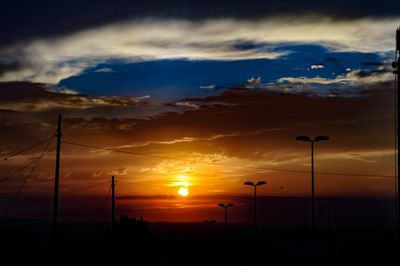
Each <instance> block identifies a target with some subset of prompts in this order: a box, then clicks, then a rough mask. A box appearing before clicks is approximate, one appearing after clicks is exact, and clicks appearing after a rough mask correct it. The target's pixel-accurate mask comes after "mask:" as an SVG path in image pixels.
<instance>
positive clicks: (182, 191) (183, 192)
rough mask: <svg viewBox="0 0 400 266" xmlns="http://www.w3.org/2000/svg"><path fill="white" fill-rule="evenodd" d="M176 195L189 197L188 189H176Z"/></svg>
mask: <svg viewBox="0 0 400 266" xmlns="http://www.w3.org/2000/svg"><path fill="white" fill-rule="evenodd" d="M178 195H179V196H182V197H187V196H189V189H188V188H187V187H180V188H179V189H178Z"/></svg>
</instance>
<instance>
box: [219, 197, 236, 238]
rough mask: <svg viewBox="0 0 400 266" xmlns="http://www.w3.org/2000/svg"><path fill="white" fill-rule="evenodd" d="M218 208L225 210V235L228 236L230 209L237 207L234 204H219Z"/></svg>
mask: <svg viewBox="0 0 400 266" xmlns="http://www.w3.org/2000/svg"><path fill="white" fill-rule="evenodd" d="M218 206H219V207H222V208H224V209H225V234H226V233H228V208H230V207H233V206H235V205H233V204H232V203H229V204H226V205H225V204H223V203H220V204H218Z"/></svg>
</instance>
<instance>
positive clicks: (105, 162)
mask: <svg viewBox="0 0 400 266" xmlns="http://www.w3.org/2000/svg"><path fill="white" fill-rule="evenodd" d="M2 6H3V7H2V10H1V11H0V12H1V15H0V137H1V139H2V141H1V143H0V156H1V157H2V160H1V162H0V169H1V174H0V182H1V183H0V185H1V186H0V198H1V203H0V211H2V212H3V214H2V215H3V217H4V216H6V217H8V216H10V217H29V218H35V219H45V220H46V219H50V217H51V196H52V187H53V182H54V162H55V159H54V157H55V155H54V147H55V140H54V138H52V139H51V141H50V142H48V141H47V140H48V138H51V137H52V136H54V132H55V130H56V122H57V114H62V116H63V121H62V144H61V175H60V190H61V195H60V201H61V203H60V204H61V209H60V215H61V217H62V219H65V220H85V219H92V220H96V219H105V218H104V217H105V216H104V213H107V208H108V206H109V187H110V183H109V181H110V178H111V176H112V175H114V176H115V177H116V180H117V186H116V188H117V202H118V206H119V207H118V209H119V213H122V212H127V213H129V214H130V215H134V216H144V218H145V219H148V220H152V221H201V220H202V219H207V218H214V219H220V218H221V215H222V210H219V209H218V207H216V205H217V204H218V203H220V202H221V201H222V202H225V201H226V202H228V201H229V202H233V203H234V204H235V205H236V206H235V210H236V214H233V216H232V217H233V218H232V219H233V220H234V221H237V222H248V218H249V217H251V215H250V216H249V213H251V206H252V205H251V201H249V199H250V198H251V195H252V194H251V193H252V191H251V189H250V188H249V187H245V186H243V183H244V182H245V181H255V182H256V181H259V180H265V181H267V182H268V184H267V185H265V186H263V187H260V189H259V192H258V193H259V196H260V198H261V202H265V205H268V206H269V207H268V206H267V207H266V206H264V207H262V205H261V207H260V208H261V209H262V210H265V212H267V211H271V212H272V214H271V216H268V215H267V214H265V215H264V216H262V215H261V218H260V219H264V220H263V221H269V222H271V223H277V221H278V220H279V221H281V222H282V221H283V220H284V219H283V218H282V217H286V218H287V219H289V218H290V217H289V216H290V215H289V216H285V215H286V214H285V215H283V214H282V213H292V212H296V211H294V209H297V212H296V213H297V216H298V219H299V220H302V219H303V220H302V221H303V222H307V206H308V205H307V204H308V203H307V197H308V196H309V194H310V167H311V166H310V146H309V143H305V142H298V141H295V140H294V139H295V137H296V136H298V135H309V136H311V137H314V136H317V135H327V136H329V137H330V140H329V141H326V142H320V143H316V144H315V169H316V193H317V196H318V197H320V198H321V201H323V199H324V198H325V199H326V198H330V199H336V203H335V204H338V206H339V205H341V204H343V199H349V198H351V199H355V198H376V199H379V200H382V199H388V200H389V202H390V199H392V198H393V195H394V193H395V191H394V187H395V178H394V176H395V167H394V166H395V149H394V145H395V142H394V140H395V138H394V129H395V116H394V110H395V108H394V104H395V102H394V95H395V89H394V88H395V87H394V75H393V73H392V69H391V62H392V61H393V59H394V56H395V55H394V46H395V41H394V34H395V30H396V28H397V27H398V26H400V15H399V14H400V4H399V2H398V1H386V0H383V1H379V2H377V1H369V0H367V1H363V4H362V5H360V4H357V3H350V2H349V1H341V0H340V1H310V0H302V1H289V0H284V1H255V0H251V1H238V0H230V1H228V0H220V1H180V0H172V1H161V0H160V1H123V0H116V1H112V2H110V1H103V0H100V1H96V4H93V2H92V1H64V0H61V1H57V3H54V1H8V2H7V3H4V4H2ZM42 140H44V141H43V142H41V143H40V145H37V146H35V147H33V148H32V149H29V150H27V151H24V152H22V153H20V154H17V155H15V153H16V152H18V151H21V150H24V149H25V148H26V147H29V146H30V145H32V144H35V143H38V142H40V141H42ZM37 158H40V160H38V159H37ZM36 162H38V163H37V165H36ZM182 188H183V189H184V190H186V191H185V193H186V192H187V193H188V194H189V195H188V196H187V197H185V196H182V195H179V194H178V191H179V190H181V189H182ZM181 191H182V190H181ZM185 193H183V194H185ZM181 194H182V193H181ZM268 199H273V200H271V202H272V203H270V204H268V202H269V201H268ZM285 199H286V200H287V199H291V200H292V201H293V203H295V204H300V205H301V206H302V207H299V208H297V207H296V208H295V207H290V205H292V206H295V205H293V204H288V203H287V202H286V201H285ZM295 199H297V200H295ZM299 202H300V203H299ZM352 202H353V203H352V204H355V205H354V206H356V205H357V204H360V206H362V204H361V203H357V202H354V201H352ZM366 202H367V201H366ZM368 202H369V203H370V202H372V201H371V200H370V199H369V200H368ZM375 203H376V202H375ZM375 203H374V204H375ZM271 204H272V205H271ZM321 204H322V203H321ZM328 205H329V204H328ZM389 205H390V204H389ZM389 205H387V204H386V205H385V206H386V207H385V208H383V211H382V206H381V205H380V204H375V205H373V206H374V208H375V209H374V211H375V213H373V212H372V214H371V212H365V213H362V214H360V215H361V216H362V215H364V216H362V217H366V216H369V217H371V216H381V217H384V218H382V219H386V220H385V221H384V223H386V224H388V223H390V222H389V220H390V218H387V217H389V216H390V215H389V214H390V213H391V211H392V210H391V207H390V206H389ZM277 206H285V210H280V211H278V210H277V209H278V207H277ZM296 206H297V205H296ZM321 206H322V205H321ZM324 206H325V205H324ZM352 206H353V205H352ZM357 206H358V205H357ZM364 206H367V205H364ZM368 206H369V205H368ZM371 206H372V205H371ZM263 208H266V209H263ZM268 208H272V209H268ZM302 208H303V209H304V211H299V209H302ZM324 208H327V207H326V206H325V207H324ZM332 208H333V207H332ZM354 208H356V207H354ZM357 208H358V207H357ZM3 210H4V211H3ZM324 210H325V209H324ZM379 211H381V212H379ZM321 212H322V211H321ZM349 213H351V212H349V211H348V210H347V212H346V213H342V216H345V215H348V214H349ZM280 214H282V215H281V216H279V215H280ZM381 214H383V215H381ZM361 216H360V217H361ZM271 217H275V218H271ZM277 217H278V218H277ZM279 217H280V218H279ZM288 217H289V218H288ZM321 219H322V218H321ZM360 220H362V219H360ZM343 223H345V221H344V222H343Z"/></svg>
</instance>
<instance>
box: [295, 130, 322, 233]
mask: <svg viewBox="0 0 400 266" xmlns="http://www.w3.org/2000/svg"><path fill="white" fill-rule="evenodd" d="M296 140H298V141H305V142H310V143H311V228H312V229H315V192H314V142H320V141H326V140H329V137H328V136H317V137H315V138H314V139H311V138H310V137H309V136H297V137H296Z"/></svg>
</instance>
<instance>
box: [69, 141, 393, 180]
mask: <svg viewBox="0 0 400 266" xmlns="http://www.w3.org/2000/svg"><path fill="white" fill-rule="evenodd" d="M62 143H65V144H70V145H75V146H81V147H86V148H92V149H98V150H106V151H113V152H117V153H124V154H129V155H135V156H145V157H150V158H158V159H166V160H176V161H184V162H193V161H192V160H190V159H184V158H174V157H170V156H163V155H154V154H147V153H139V152H131V151H124V150H117V149H113V148H106V147H101V146H95V145H88V144H82V143H76V142H71V141H62ZM199 163H202V164H209V165H217V166H225V167H236V168H245V169H253V170H266V171H276V172H290V173H304V174H305V173H310V171H306V170H292V169H282V168H266V167H257V166H245V165H233V164H225V163H215V162H201V161H200V162H199ZM315 173H316V174H320V175H335V176H353V177H381V178H394V177H395V176H392V175H381V174H379V175H372V174H353V173H335V172H315Z"/></svg>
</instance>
